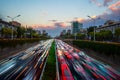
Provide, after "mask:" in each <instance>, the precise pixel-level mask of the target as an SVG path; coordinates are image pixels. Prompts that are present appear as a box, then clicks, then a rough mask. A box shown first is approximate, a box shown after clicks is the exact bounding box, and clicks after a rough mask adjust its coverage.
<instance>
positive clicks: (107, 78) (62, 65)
mask: <svg viewBox="0 0 120 80" xmlns="http://www.w3.org/2000/svg"><path fill="white" fill-rule="evenodd" d="M56 54H57V59H58V66H59V77H60V80H120V73H118V72H117V71H115V70H114V69H112V67H110V66H108V65H105V64H103V63H102V62H99V61H97V60H95V59H93V58H91V57H89V56H88V55H86V54H85V53H84V52H83V51H81V50H78V49H76V48H74V47H72V46H70V45H68V44H67V43H65V42H63V41H61V40H56Z"/></svg>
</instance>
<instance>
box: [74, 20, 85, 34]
mask: <svg viewBox="0 0 120 80" xmlns="http://www.w3.org/2000/svg"><path fill="white" fill-rule="evenodd" d="M82 27H83V24H82V23H79V22H78V21H74V22H72V34H75V33H79V32H80V30H81V29H82Z"/></svg>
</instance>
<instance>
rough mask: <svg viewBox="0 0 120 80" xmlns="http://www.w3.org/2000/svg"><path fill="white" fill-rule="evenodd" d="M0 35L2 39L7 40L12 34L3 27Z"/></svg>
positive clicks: (8, 29)
mask: <svg viewBox="0 0 120 80" xmlns="http://www.w3.org/2000/svg"><path fill="white" fill-rule="evenodd" d="M1 33H2V36H3V37H6V38H9V37H10V36H11V34H12V30H11V29H10V28H6V27H4V28H2V29H1Z"/></svg>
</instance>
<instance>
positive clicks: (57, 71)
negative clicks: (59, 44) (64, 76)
mask: <svg viewBox="0 0 120 80" xmlns="http://www.w3.org/2000/svg"><path fill="white" fill-rule="evenodd" d="M56 54H57V53H56V43H55V57H56V80H60V76H59V68H58V59H57V55H56Z"/></svg>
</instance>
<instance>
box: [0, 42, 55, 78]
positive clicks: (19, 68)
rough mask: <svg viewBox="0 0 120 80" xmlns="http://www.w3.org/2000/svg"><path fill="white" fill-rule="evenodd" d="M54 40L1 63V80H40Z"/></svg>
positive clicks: (41, 43) (42, 43)
mask: <svg viewBox="0 0 120 80" xmlns="http://www.w3.org/2000/svg"><path fill="white" fill-rule="evenodd" d="M52 42H53V40H46V41H41V42H40V43H39V44H38V45H36V46H34V47H31V48H29V49H27V50H25V51H24V52H20V53H18V54H17V55H13V56H10V57H8V58H7V59H4V60H1V61H0V80H39V79H40V77H41V74H42V70H43V66H44V64H45V62H46V58H47V56H48V51H49V49H50V46H51V44H52Z"/></svg>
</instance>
